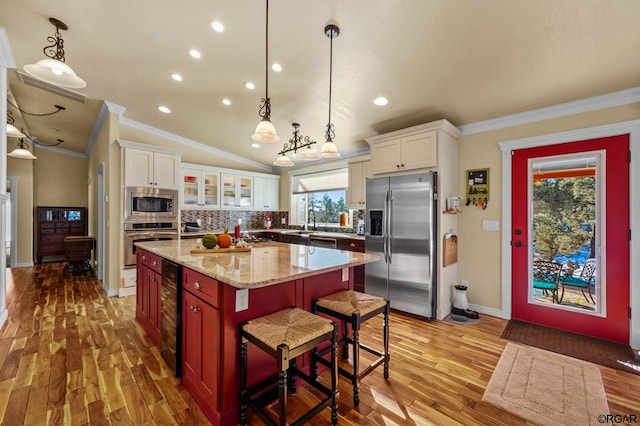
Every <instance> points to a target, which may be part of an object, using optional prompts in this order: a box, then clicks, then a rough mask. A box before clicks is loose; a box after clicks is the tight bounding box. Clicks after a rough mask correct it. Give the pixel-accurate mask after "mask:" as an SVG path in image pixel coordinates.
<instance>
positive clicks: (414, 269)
mask: <svg viewBox="0 0 640 426" xmlns="http://www.w3.org/2000/svg"><path fill="white" fill-rule="evenodd" d="M436 185H437V175H436V173H433V172H428V173H419V174H412V175H402V176H392V177H384V178H374V179H367V198H366V199H367V209H366V232H365V250H366V252H367V253H374V254H378V255H380V256H381V259H380V260H378V261H376V262H372V263H367V264H366V265H365V291H366V292H367V293H369V294H373V295H376V296H382V297H384V298H388V299H389V301H390V303H391V307H392V308H393V309H397V310H400V311H404V312H409V313H411V314H415V315H419V316H422V317H426V318H429V319H433V318H435V316H436V300H437V299H436V288H437V285H436V283H437V281H436V271H437V268H436V261H437V255H436V248H437V244H436V239H435V235H436V200H437V191H436Z"/></svg>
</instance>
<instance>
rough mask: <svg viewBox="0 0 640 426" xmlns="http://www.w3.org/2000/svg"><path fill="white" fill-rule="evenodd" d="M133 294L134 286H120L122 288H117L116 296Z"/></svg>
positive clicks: (134, 292) (134, 291)
mask: <svg viewBox="0 0 640 426" xmlns="http://www.w3.org/2000/svg"><path fill="white" fill-rule="evenodd" d="M134 294H136V288H135V287H122V288H120V289H118V296H119V297H125V296H132V295H134Z"/></svg>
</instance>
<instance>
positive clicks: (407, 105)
mask: <svg viewBox="0 0 640 426" xmlns="http://www.w3.org/2000/svg"><path fill="white" fill-rule="evenodd" d="M638 16H640V2H638V1H637V0H616V1H610V0H564V1H557V0H538V1H530V0H486V1H475V0H384V1H383V0H379V1H363V0H349V1H347V0H341V1H340V0H325V1H317V0H271V2H270V13H269V27H270V29H269V62H270V63H274V62H277V63H279V64H281V65H282V67H283V70H282V71H281V72H279V73H276V72H274V71H272V70H271V69H269V94H270V96H271V102H272V121H273V122H274V124H275V126H276V128H277V129H278V132H279V134H280V137H281V138H282V141H281V143H278V144H275V145H262V146H261V147H260V148H257V149H256V148H252V147H251V143H252V140H251V135H252V133H253V131H254V129H255V126H256V124H257V122H258V121H259V117H258V107H259V105H260V100H261V98H262V97H264V91H265V2H264V0H242V1H237V0H235V1H232V0H220V1H210V0H209V1H204V0H189V1H188V2H182V3H177V2H175V1H168V0H155V1H151V0H136V1H129V0H127V1H125V0H110V1H90V2H87V1H85V0H65V1H56V2H54V1H48V0H3V1H2V2H0V26H1V27H4V28H6V31H7V34H8V37H9V42H10V45H11V48H12V50H13V56H14V58H15V60H16V63H17V66H18V69H17V70H16V71H11V72H10V73H9V83H10V91H11V95H12V96H13V98H14V99H13V100H12V99H10V101H13V102H15V103H16V104H17V105H18V106H20V108H22V109H23V110H25V111H27V112H31V113H44V112H48V111H52V110H54V109H55V107H54V105H61V106H64V107H65V108H66V109H65V110H64V111H62V112H61V113H58V114H54V115H51V116H46V117H37V116H28V115H23V116H22V118H21V117H19V114H18V117H17V118H18V119H19V120H20V119H22V120H23V121H21V122H20V124H21V125H24V126H25V127H26V128H27V129H28V131H29V133H30V134H31V135H33V136H35V137H37V138H38V139H39V140H40V141H42V142H44V143H52V142H55V140H56V139H63V140H64V143H63V144H61V145H60V148H63V149H66V150H68V151H71V152H78V153H83V152H85V151H86V149H87V143H88V141H89V140H90V138H91V132H92V131H93V127H94V124H95V120H96V118H97V117H98V114H99V111H100V108H101V106H102V101H103V100H106V101H109V102H111V103H114V104H117V105H120V106H122V107H123V108H125V110H124V114H123V117H125V118H126V119H127V120H130V122H134V123H142V124H144V125H147V126H152V127H153V128H156V129H159V130H162V131H165V132H169V133H171V134H175V135H178V136H180V137H182V138H186V139H188V140H192V141H195V142H199V143H202V144H205V145H209V146H211V147H214V148H217V149H221V150H224V151H227V152H229V153H233V154H235V155H239V156H241V157H244V158H246V159H248V160H250V161H251V162H259V163H263V164H265V165H269V166H270V165H271V162H272V161H273V160H274V159H275V157H276V153H277V152H278V151H279V150H280V149H281V148H282V144H283V143H284V142H285V141H287V140H288V139H289V137H290V136H291V132H292V130H293V129H292V127H291V123H292V122H298V123H300V124H301V129H300V130H301V132H302V134H304V135H308V136H310V137H311V138H312V139H314V140H316V141H318V146H320V145H321V144H322V142H323V141H324V129H325V126H326V123H327V118H328V117H327V116H328V91H329V39H328V38H327V37H326V36H325V34H324V31H323V29H324V27H325V25H326V24H327V23H335V24H337V25H338V26H339V27H340V29H341V33H340V36H339V37H338V38H336V39H334V42H333V59H334V68H333V104H332V116H331V119H332V122H333V123H334V125H335V131H336V139H335V141H336V144H337V145H338V147H339V149H340V151H341V152H342V153H343V155H346V156H348V155H350V154H354V153H358V152H362V151H363V149H364V150H366V148H367V144H366V142H365V141H364V138H366V137H368V136H373V135H376V134H380V133H384V132H388V131H393V130H398V129H401V128H404V127H408V126H411V125H416V124H421V123H425V122H429V121H433V120H437V119H441V118H446V119H448V120H449V121H451V122H452V123H453V124H455V125H462V124H469V123H473V122H478V121H482V120H487V119H491V118H495V117H500V116H504V115H507V114H513V113H518V112H523V111H528V110H532V109H535V108H540V107H545V106H550V105H555V104H559V103H564V102H569V101H573V100H578V99H583V98H586V97H591V96H596V95H602V94H606V93H611V92H615V91H619V90H623V89H627V88H632V87H638V86H640V55H638V54H637V51H638V40H640V25H638V23H637V17H638ZM50 17H55V18H58V19H60V20H61V21H63V22H65V23H66V24H67V25H68V26H69V30H68V31H63V32H62V37H63V39H64V41H65V51H66V63H67V64H68V65H70V66H71V67H72V68H73V69H74V70H75V71H76V73H77V74H78V75H79V76H80V77H82V78H83V79H84V80H86V82H87V86H86V88H83V89H73V92H75V93H76V94H80V95H81V96H78V97H77V99H70V98H69V97H68V95H73V96H75V95H74V93H73V92H69V91H62V92H58V93H57V94H53V93H51V92H50V91H49V90H43V89H42V88H36V87H33V86H32V85H30V84H26V83H25V81H24V78H23V76H22V75H21V74H20V73H22V72H23V66H24V65H25V64H29V63H35V62H36V61H38V60H40V59H42V58H44V55H43V53H42V49H43V47H44V46H45V45H46V44H47V42H46V38H47V37H48V36H51V35H53V33H54V27H53V26H52V25H51V24H50V23H49V21H48V19H49V18H50ZM214 20H217V21H220V22H221V23H222V24H224V31H223V32H221V33H218V32H215V31H213V30H212V28H211V22H212V21H214ZM192 48H196V49H198V50H200V51H201V53H202V58H201V59H198V60H196V59H193V58H191V57H190V56H189V54H188V51H189V49H192ZM175 72H177V73H180V74H181V75H182V76H183V81H182V82H176V81H174V80H172V79H171V77H170V75H171V74H172V73H175ZM247 81H251V82H254V83H255V85H256V88H255V90H248V89H246V88H245V87H244V83H245V82H247ZM378 96H385V97H387V98H388V99H389V104H388V105H386V106H384V107H380V106H376V105H374V104H373V99H374V98H376V97H378ZM223 98H227V99H229V100H230V101H231V105H228V106H226V105H223V104H222V102H221V101H222V99H223ZM159 105H166V106H168V107H169V108H170V109H171V110H172V113H171V114H163V113H161V112H159V111H158V109H157V107H158V106H159ZM9 109H10V110H12V109H13V108H12V107H11V106H9Z"/></svg>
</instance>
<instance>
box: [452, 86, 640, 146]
mask: <svg viewBox="0 0 640 426" xmlns="http://www.w3.org/2000/svg"><path fill="white" fill-rule="evenodd" d="M636 102H640V87H634V88H632V89H627V90H621V91H619V92H613V93H608V94H606V95H600V96H594V97H591V98H585V99H580V100H578V101H572V102H567V103H564V104H558V105H553V106H550V107H544V108H538V109H533V110H531V111H526V112H521V113H518V114H511V115H505V116H503V117H498V118H494V119H491V120H485V121H478V122H476V123H471V124H464V125H462V126H459V127H458V128H459V129H460V131H461V132H462V135H463V136H468V135H472V134H474V133H483V132H489V131H491V130H498V129H503V128H506V127H512V126H520V125H523V124H529V123H535V122H537V121H543V120H550V119H553V118H559V117H564V116H567V115H575V114H580V113H584V112H589V111H597V110H600V109H604V108H611V107H616V106H621V105H628V104H632V103H636Z"/></svg>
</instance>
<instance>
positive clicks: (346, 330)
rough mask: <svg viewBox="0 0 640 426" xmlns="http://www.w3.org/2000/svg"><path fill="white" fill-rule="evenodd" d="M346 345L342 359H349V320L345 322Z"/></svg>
mask: <svg viewBox="0 0 640 426" xmlns="http://www.w3.org/2000/svg"><path fill="white" fill-rule="evenodd" d="M343 324H344V347H343V348H342V359H343V360H345V361H346V360H348V359H349V322H347V321H345V322H344V323H343Z"/></svg>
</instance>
